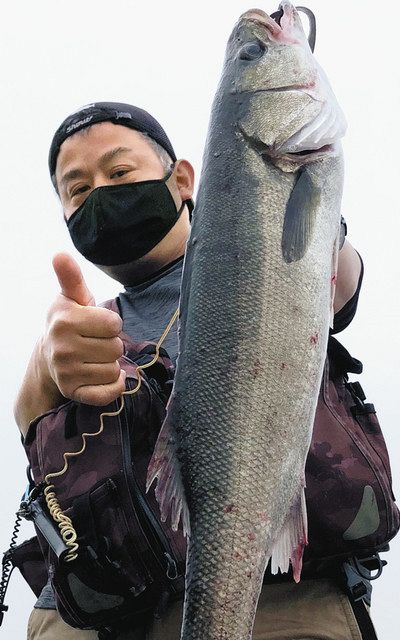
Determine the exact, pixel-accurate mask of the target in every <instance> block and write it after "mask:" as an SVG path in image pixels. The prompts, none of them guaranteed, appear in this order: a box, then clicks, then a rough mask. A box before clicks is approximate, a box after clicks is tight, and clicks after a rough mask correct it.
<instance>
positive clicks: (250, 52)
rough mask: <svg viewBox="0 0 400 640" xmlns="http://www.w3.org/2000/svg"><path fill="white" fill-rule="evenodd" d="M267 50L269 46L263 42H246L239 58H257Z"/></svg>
mask: <svg viewBox="0 0 400 640" xmlns="http://www.w3.org/2000/svg"><path fill="white" fill-rule="evenodd" d="M266 51H267V47H266V46H265V45H264V44H263V43H262V42H258V41H257V40H255V41H254V42H246V44H245V45H243V47H242V48H241V49H240V51H239V58H240V59H241V60H257V59H258V58H261V56H262V55H264V53H265V52H266Z"/></svg>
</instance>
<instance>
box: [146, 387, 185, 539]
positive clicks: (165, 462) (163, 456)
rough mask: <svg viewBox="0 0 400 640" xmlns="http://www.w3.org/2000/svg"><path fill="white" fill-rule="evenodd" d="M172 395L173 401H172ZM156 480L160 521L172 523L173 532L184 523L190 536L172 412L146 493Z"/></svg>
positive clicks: (154, 457) (156, 450) (151, 466)
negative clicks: (180, 523) (168, 520)
mask: <svg viewBox="0 0 400 640" xmlns="http://www.w3.org/2000/svg"><path fill="white" fill-rule="evenodd" d="M173 397H174V396H173V395H172V396H171V399H170V402H169V404H170V403H171V401H172V400H173ZM155 480H157V486H156V489H155V496H156V498H157V501H158V504H159V506H160V513H161V521H162V522H166V521H167V519H168V517H169V518H170V520H171V529H172V530H173V531H177V530H178V526H179V522H180V521H181V520H182V528H183V534H184V536H187V535H190V520H189V509H188V507H187V504H186V498H185V490H184V487H183V482H182V473H181V468H180V463H179V460H178V456H177V444H176V439H175V434H174V431H173V429H172V421H171V419H170V413H169V412H167V417H166V419H165V420H164V422H163V425H162V427H161V430H160V433H159V435H158V438H157V442H156V446H155V448H154V452H153V455H152V457H151V460H150V463H149V468H148V471H147V482H146V491H148V490H149V489H150V486H151V485H152V484H153V482H154V481H155Z"/></svg>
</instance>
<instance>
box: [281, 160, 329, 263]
mask: <svg viewBox="0 0 400 640" xmlns="http://www.w3.org/2000/svg"><path fill="white" fill-rule="evenodd" d="M320 197H321V191H320V189H319V187H318V186H317V185H316V184H315V183H314V182H313V180H312V177H311V173H310V171H309V168H308V166H305V167H302V168H301V169H299V172H298V177H297V180H296V183H295V185H294V187H293V189H292V193H291V194H290V198H289V200H288V203H287V205H286V211H285V219H284V222H283V231H282V255H283V258H284V260H285V262H286V263H290V262H297V261H298V260H300V259H301V258H302V257H303V256H304V255H305V253H306V251H307V248H308V245H309V243H310V240H311V238H312V234H313V231H314V224H315V218H316V213H317V210H318V207H319V204H320Z"/></svg>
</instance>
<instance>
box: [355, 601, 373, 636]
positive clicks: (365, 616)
mask: <svg viewBox="0 0 400 640" xmlns="http://www.w3.org/2000/svg"><path fill="white" fill-rule="evenodd" d="M350 604H351V607H352V609H353V612H354V615H355V617H356V620H357V624H358V626H359V628H360V633H361V637H362V640H378V637H377V635H376V631H375V628H374V625H373V624H372V620H371V617H370V615H369V613H368V611H367V608H366V606H365V604H364V602H363V601H362V600H352V599H351V598H350Z"/></svg>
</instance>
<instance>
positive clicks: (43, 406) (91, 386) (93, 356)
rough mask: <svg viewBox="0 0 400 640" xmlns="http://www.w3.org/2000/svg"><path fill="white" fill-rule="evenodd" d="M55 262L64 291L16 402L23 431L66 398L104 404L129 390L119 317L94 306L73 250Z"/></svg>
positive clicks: (56, 303)
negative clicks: (121, 361) (122, 364)
mask: <svg viewBox="0 0 400 640" xmlns="http://www.w3.org/2000/svg"><path fill="white" fill-rule="evenodd" d="M53 267H54V270H55V272H56V275H57V278H58V281H59V283H60V287H61V293H60V294H59V295H58V296H57V298H56V300H55V302H54V303H53V305H52V306H51V308H50V310H49V313H48V316H47V325H46V331H45V334H44V336H43V337H42V338H41V339H40V340H39V341H38V343H37V345H36V347H35V350H34V352H33V354H32V357H31V360H30V362H29V365H28V369H27V372H26V374H25V378H24V380H23V383H22V386H21V389H20V391H19V394H18V397H17V400H16V403H15V407H14V414H15V419H16V421H17V424H18V426H19V428H20V429H21V431H22V433H23V434H25V433H26V431H27V429H28V426H29V423H30V421H31V420H33V419H34V418H35V417H36V416H38V415H40V414H41V413H44V412H45V411H48V410H49V409H52V408H54V407H56V406H59V405H60V404H62V403H63V402H65V400H66V399H67V398H70V399H72V400H76V401H78V402H83V403H86V404H92V405H98V406H102V405H105V404H108V403H109V402H112V401H113V400H115V399H116V398H118V397H119V396H120V395H121V393H122V392H123V391H125V372H124V371H122V370H121V368H120V366H119V364H118V362H117V360H118V358H119V357H120V356H121V355H122V354H123V344H122V340H121V339H120V338H119V337H118V334H119V333H120V331H121V329H122V320H121V318H120V317H119V315H118V314H117V313H114V312H113V311H110V310H109V309H103V308H101V307H95V306H94V305H95V301H94V298H93V296H92V294H91V292H90V291H89V289H88V287H87V286H86V283H85V281H84V279H83V276H82V273H81V270H80V268H79V265H78V264H77V263H76V262H75V260H73V258H72V257H71V256H69V255H67V254H58V255H56V256H55V258H54V260H53Z"/></svg>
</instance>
